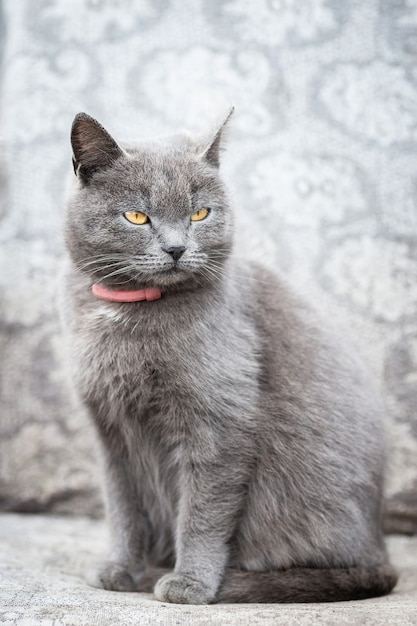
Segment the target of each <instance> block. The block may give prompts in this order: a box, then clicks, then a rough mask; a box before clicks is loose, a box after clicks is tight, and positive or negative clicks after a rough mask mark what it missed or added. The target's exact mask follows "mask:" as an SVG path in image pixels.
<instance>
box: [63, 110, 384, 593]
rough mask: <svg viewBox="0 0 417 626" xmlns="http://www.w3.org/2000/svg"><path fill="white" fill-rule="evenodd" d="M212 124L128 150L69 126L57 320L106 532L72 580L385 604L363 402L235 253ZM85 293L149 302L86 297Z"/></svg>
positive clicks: (356, 387)
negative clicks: (98, 557)
mask: <svg viewBox="0 0 417 626" xmlns="http://www.w3.org/2000/svg"><path fill="white" fill-rule="evenodd" d="M223 126H224V124H223V125H222V126H221V127H220V129H215V130H214V131H213V132H212V133H208V134H207V135H206V136H204V137H199V138H191V137H189V136H187V135H178V136H174V137H171V138H168V139H167V140H160V141H155V142H145V143H143V144H140V145H138V146H136V147H134V148H132V147H129V148H127V147H120V146H119V145H118V144H117V143H116V142H115V141H114V140H113V138H112V137H111V136H110V135H109V134H108V133H107V131H105V130H104V129H103V128H102V127H101V126H100V125H99V124H98V122H96V121H95V120H94V119H92V118H91V117H89V116H88V115H86V114H79V115H77V117H76V118H75V120H74V124H73V128H72V146H73V151H74V169H75V172H76V174H77V182H76V185H75V188H74V191H73V193H72V196H71V198H70V201H69V204H68V211H67V223H66V240H67V247H68V250H69V253H70V257H71V269H70V271H69V274H68V280H67V287H66V295H67V302H66V306H65V313H66V316H67V327H68V328H69V330H70V332H71V341H72V346H73V352H74V359H75V364H76V367H75V378H76V383H77V386H78V390H79V393H80V395H81V397H82V399H83V401H84V403H85V405H86V406H87V407H88V409H89V412H90V414H91V418H92V420H93V422H94V424H95V426H96V429H97V433H98V436H99V438H100V441H101V444H102V445H101V448H102V450H103V461H104V467H105V485H106V496H107V498H106V499H107V509H108V516H109V521H110V525H111V530H112V546H111V550H110V554H109V557H108V559H107V561H104V562H103V563H102V564H101V565H99V566H98V567H97V569H96V570H95V572H94V573H93V574H92V575H90V581H91V582H92V584H95V585H98V586H101V587H104V588H106V589H112V590H121V591H134V590H139V589H141V588H142V589H143V588H146V584H145V583H146V581H148V582H147V584H148V586H149V584H150V583H149V581H150V580H152V568H154V567H158V566H161V567H168V568H174V570H173V571H168V573H165V574H164V575H162V576H161V577H160V578H159V580H158V581H157V582H156V585H155V588H154V593H155V596H156V597H157V598H158V599H159V600H162V601H167V602H177V603H192V604H200V603H209V602H216V601H229V602H306V601H309V602H310V601H312V602H313V601H334V600H348V599H355V598H365V597H369V596H375V595H381V594H385V593H388V592H389V591H390V590H391V589H392V588H393V586H394V585H395V582H396V575H395V572H394V571H393V570H392V568H391V567H390V565H389V564H388V562H387V555H386V551H385V547H384V543H383V537H382V532H381V525H380V522H381V489H382V476H383V443H382V435H381V424H380V421H381V407H380V404H379V401H378V399H377V397H376V396H375V395H374V392H373V390H372V388H371V386H370V384H369V382H368V380H367V377H366V375H365V374H364V372H363V370H362V368H361V366H360V364H359V363H358V361H357V360H356V358H355V357H354V356H353V355H352V354H350V352H349V351H348V350H346V349H344V348H342V346H341V344H340V341H339V340H338V339H337V338H335V337H333V336H332V335H331V334H330V333H328V332H327V331H326V329H325V327H323V324H322V323H321V322H320V321H319V320H318V319H317V318H316V316H315V314H314V313H313V312H312V311H311V310H310V309H309V308H308V307H307V306H305V305H304V304H303V303H302V302H300V301H299V300H298V299H297V298H296V297H295V296H293V295H292V293H291V291H290V290H289V289H288V287H287V285H286V284H285V283H284V282H283V281H282V280H280V278H279V277H278V275H272V274H270V273H268V272H267V271H266V270H264V269H263V268H262V267H258V266H255V265H253V264H250V263H248V262H246V261H245V260H243V259H242V258H238V257H237V256H236V255H235V254H234V252H233V231H234V227H233V212H232V208H231V206H230V202H229V199H228V194H227V191H226V189H225V188H224V185H223V183H222V181H221V178H220V177H219V171H218V166H219V149H220V144H221V139H222V131H223ZM202 207H207V208H209V209H210V213H209V215H208V216H207V218H206V219H204V220H202V221H201V222H191V221H190V215H191V214H192V213H193V212H194V211H196V210H198V209H200V208H202ZM131 210H136V211H141V212H144V213H146V215H148V216H149V219H150V222H148V223H147V224H145V225H141V226H137V225H133V224H131V223H129V222H128V221H127V220H126V219H125V218H124V213H125V212H126V211H131ZM172 246H176V247H178V246H184V247H185V252H184V253H183V254H182V256H181V257H180V258H179V259H178V260H175V259H174V258H173V257H172V255H171V254H170V253H169V252H167V250H168V249H169V248H170V247H172ZM95 282H101V283H102V284H105V285H107V286H110V287H113V288H115V289H117V288H121V287H123V288H124V289H126V288H132V289H134V288H138V287H144V286H157V287H160V288H161V290H162V294H163V296H162V298H161V299H160V300H156V301H153V302H136V303H115V302H103V301H101V300H97V299H96V298H95V297H94V296H93V295H92V292H91V286H92V284H93V283H95ZM141 585H142V586H141Z"/></svg>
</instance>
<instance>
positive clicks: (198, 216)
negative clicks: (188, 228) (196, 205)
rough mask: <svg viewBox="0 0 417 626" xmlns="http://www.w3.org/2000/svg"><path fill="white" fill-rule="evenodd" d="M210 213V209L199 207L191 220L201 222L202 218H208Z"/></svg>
mask: <svg viewBox="0 0 417 626" xmlns="http://www.w3.org/2000/svg"><path fill="white" fill-rule="evenodd" d="M208 214H209V210H208V209H198V211H195V213H193V214H192V215H191V217H190V220H191V221H192V222H201V220H203V219H204V218H206V217H207V215H208Z"/></svg>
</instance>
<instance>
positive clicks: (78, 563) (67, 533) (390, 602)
mask: <svg viewBox="0 0 417 626" xmlns="http://www.w3.org/2000/svg"><path fill="white" fill-rule="evenodd" d="M105 545H106V527H105V525H104V523H103V522H101V521H100V522H99V521H92V520H89V519H86V518H80V517H74V518H70V517H68V518H65V517H64V518H58V517H47V516H42V515H14V514H2V515H0V624H2V626H4V625H7V626H12V625H15V624H18V625H20V626H35V625H38V624H39V625H40V626H90V625H91V626H95V625H100V626H113V625H114V624H123V625H124V626H130V625H131V624H132V625H133V624H135V625H136V624H140V625H141V626H147V625H150V624H158V625H165V624H166V625H167V626H168V625H169V626H171V625H174V624H178V625H179V626H200V625H205V624H216V625H218V626H228V625H229V624H239V625H247V626H257V625H258V624H263V625H267V624H271V625H272V624H274V625H275V624H276V625H279V624H282V625H283V626H284V625H285V626H289V625H292V624H294V625H296V626H307V625H310V624H321V625H328V626H334V625H336V624H337V625H339V624H341V625H343V624H352V625H358V624H361V625H362V626H364V625H380V626H386V625H388V624H389V625H390V626H392V625H398V626H408V625H410V626H411V625H414V626H415V624H417V538H409V537H404V536H391V537H389V538H388V546H389V551H390V554H391V558H392V561H393V563H394V564H395V565H396V566H397V567H398V569H399V571H400V576H401V577H400V582H399V584H398V587H397V589H396V591H395V592H394V593H393V594H391V595H390V596H386V597H383V598H376V599H370V600H362V601H357V602H341V603H338V604H300V605H295V604H292V605H259V604H257V605H212V606H200V607H192V606H179V605H169V604H166V603H160V602H157V601H155V600H154V599H153V598H152V596H151V595H149V594H135V593H117V592H111V591H104V590H100V589H94V588H92V587H88V586H87V585H86V583H85V582H84V580H83V577H82V572H83V570H84V567H85V565H86V564H87V563H88V562H91V561H92V560H94V559H95V558H99V557H100V555H101V554H102V553H103V550H104V549H105Z"/></svg>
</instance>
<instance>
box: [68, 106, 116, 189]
mask: <svg viewBox="0 0 417 626" xmlns="http://www.w3.org/2000/svg"><path fill="white" fill-rule="evenodd" d="M71 145H72V151H73V157H72V163H73V167H74V172H75V174H76V175H77V176H78V178H79V179H80V180H81V181H82V182H83V183H85V184H87V183H88V182H89V180H90V179H91V177H92V176H93V174H94V173H95V172H98V171H99V170H102V169H105V168H107V167H110V166H111V165H112V164H113V163H114V161H116V160H117V159H118V158H119V157H121V156H122V155H123V154H124V153H123V150H122V149H121V148H120V146H118V145H117V143H116V142H115V140H114V139H113V137H112V136H111V135H110V134H109V133H108V132H107V130H106V129H105V128H103V126H102V125H101V124H99V123H98V122H97V120H95V119H94V118H93V117H91V116H90V115H87V113H78V114H77V115H76V116H75V119H74V121H73V123H72V128H71Z"/></svg>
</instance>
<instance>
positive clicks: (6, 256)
mask: <svg viewBox="0 0 417 626" xmlns="http://www.w3.org/2000/svg"><path fill="white" fill-rule="evenodd" d="M3 22H4V28H3V30H2V37H3V47H2V51H3V66H2V74H1V83H2V85H1V86H2V89H1V95H0V114H1V120H0V121H1V138H0V141H1V154H0V187H1V190H2V193H1V198H0V268H1V272H0V282H1V294H2V298H1V304H0V307H1V320H2V321H1V326H0V330H1V334H0V354H1V355H2V359H1V365H0V373H1V385H2V388H1V394H2V396H1V399H2V402H1V415H0V506H1V507H2V508H3V509H10V508H14V509H18V510H51V511H71V512H72V511H83V512H88V513H90V514H99V511H100V498H99V496H98V495H97V490H96V486H97V483H98V482H99V481H98V478H97V466H96V462H95V460H94V455H93V454H92V452H91V450H92V448H93V447H94V443H93V438H92V433H91V428H90V426H89V424H88V422H87V421H86V419H85V416H84V414H83V412H82V411H81V410H80V408H79V407H78V405H77V401H76V399H75V398H74V397H73V394H72V392H71V389H70V385H69V384H68V381H67V371H66V365H65V363H66V359H65V354H64V352H65V349H64V342H63V339H62V333H61V332H60V329H59V323H58V316H57V311H56V293H57V290H58V288H59V282H60V281H59V273H60V268H61V264H62V259H63V241H62V224H63V207H64V197H65V193H66V189H67V187H68V182H69V181H70V177H71V175H72V168H71V162H70V156H71V155H70V147H69V140H68V136H69V128H70V125H71V122H72V118H73V116H74V114H75V113H76V112H78V111H81V110H84V111H86V112H88V113H90V114H91V115H93V116H95V117H97V118H98V119H99V120H100V121H101V122H102V123H103V124H104V125H105V126H106V127H107V128H108V129H109V131H110V132H111V133H112V134H113V135H114V136H115V137H117V138H118V139H126V138H128V139H129V138H134V137H140V136H149V135H153V134H165V133H169V132H173V131H176V130H177V129H178V128H182V127H186V128H188V129H190V130H193V131H201V130H204V129H205V128H206V126H207V125H209V124H210V123H211V122H212V121H213V120H214V119H215V118H217V117H218V116H221V115H222V114H223V113H224V112H225V111H226V110H227V109H228V108H229V106H230V105H231V104H234V105H235V107H236V112H235V115H234V119H233V123H232V125H231V129H230V132H229V145H228V151H227V152H226V153H225V154H224V159H223V168H224V173H225V176H226V178H227V179H228V181H229V182H230V185H231V188H232V190H233V194H234V197H235V202H236V208H237V216H238V224H239V234H238V246H239V248H240V253H241V254H246V255H248V254H249V255H253V256H255V257H261V258H262V259H263V260H264V261H265V262H266V263H267V264H270V265H272V266H279V267H280V268H281V270H282V272H283V273H284V274H285V275H286V277H287V279H288V280H289V281H291V282H292V283H293V284H294V285H295V286H296V287H297V289H298V290H301V291H306V292H308V294H309V297H310V298H312V299H313V300H314V301H315V303H316V304H317V306H319V308H323V309H325V310H326V311H327V315H329V314H330V315H331V317H332V318H334V319H337V321H338V322H339V323H340V324H341V325H342V326H344V327H346V328H347V329H348V331H349V332H350V334H351V335H352V337H353V339H354V340H355V341H356V343H357V344H358V347H359V349H360V350H361V352H362V354H363V356H364V358H365V360H366V361H367V362H368V363H369V365H370V367H371V368H372V369H373V371H374V373H375V375H376V377H377V379H378V380H379V382H380V384H381V387H382V389H383V392H384V394H385V398H386V402H387V409H388V410H387V414H388V417H387V432H388V446H389V464H388V472H387V497H388V507H389V511H390V512H391V516H390V527H391V528H392V527H395V528H401V529H403V530H405V531H407V530H412V529H414V530H417V419H416V415H415V407H416V404H417V328H416V314H417V282H416V279H415V277H416V275H417V247H416V241H417V206H416V197H417V160H416V158H415V152H416V148H417V72H416V67H417V65H416V59H417V0H379V1H378V0H366V2H363V1H362V0H352V1H351V2H341V1H340V0H309V1H306V0H256V2H255V1H254V0H224V1H223V2H215V1H212V0H72V1H71V2H66V1H65V0H38V1H37V3H36V10H35V8H34V4H33V2H30V0H20V1H19V2H15V1H14V0H4V1H3ZM329 311H330V312H331V313H329Z"/></svg>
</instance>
